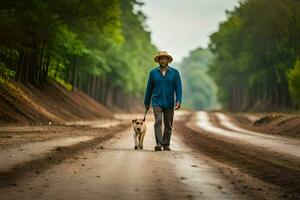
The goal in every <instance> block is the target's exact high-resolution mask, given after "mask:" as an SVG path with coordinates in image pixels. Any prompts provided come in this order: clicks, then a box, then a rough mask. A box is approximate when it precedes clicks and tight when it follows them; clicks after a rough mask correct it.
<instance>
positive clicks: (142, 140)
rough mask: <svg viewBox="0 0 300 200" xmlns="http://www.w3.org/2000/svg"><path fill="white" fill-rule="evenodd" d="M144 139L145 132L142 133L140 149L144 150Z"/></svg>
mask: <svg viewBox="0 0 300 200" xmlns="http://www.w3.org/2000/svg"><path fill="white" fill-rule="evenodd" d="M144 137H145V131H143V132H141V134H140V141H139V147H140V149H143V148H144Z"/></svg>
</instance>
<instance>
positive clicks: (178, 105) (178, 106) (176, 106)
mask: <svg viewBox="0 0 300 200" xmlns="http://www.w3.org/2000/svg"><path fill="white" fill-rule="evenodd" d="M180 107H181V104H180V103H179V102H176V105H175V110H178V109H179V108H180Z"/></svg>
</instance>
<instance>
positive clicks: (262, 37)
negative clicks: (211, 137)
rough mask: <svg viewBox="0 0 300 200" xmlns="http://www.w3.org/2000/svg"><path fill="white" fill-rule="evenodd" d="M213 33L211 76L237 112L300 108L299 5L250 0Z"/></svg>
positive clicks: (227, 104)
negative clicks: (213, 57)
mask: <svg viewBox="0 0 300 200" xmlns="http://www.w3.org/2000/svg"><path fill="white" fill-rule="evenodd" d="M227 16H228V19H227V20H226V21H225V22H223V23H221V24H220V27H219V30H218V31H217V32H216V33H214V34H212V35H211V43H210V49H211V51H212V52H213V53H214V54H215V59H214V62H213V64H212V65H211V67H210V74H211V75H212V77H213V78H214V80H215V81H216V83H217V85H218V87H219V90H218V91H219V99H220V101H221V102H222V103H223V106H224V107H225V108H227V109H229V110H233V111H243V110H251V109H252V110H260V109H264V110H271V109H281V108H282V109H285V108H298V109H299V108H300V61H299V60H300V1H299V0H280V1H278V0H245V1H241V2H240V5H239V6H238V7H236V8H235V9H234V10H233V11H231V12H228V11H227Z"/></svg>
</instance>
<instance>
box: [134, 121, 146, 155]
mask: <svg viewBox="0 0 300 200" xmlns="http://www.w3.org/2000/svg"><path fill="white" fill-rule="evenodd" d="M132 124H133V130H134V133H133V137H134V144H135V146H134V148H135V149H138V148H140V149H143V142H144V137H145V133H146V123H145V121H144V120H143V119H134V120H132Z"/></svg>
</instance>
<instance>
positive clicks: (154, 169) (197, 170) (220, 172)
mask: <svg viewBox="0 0 300 200" xmlns="http://www.w3.org/2000/svg"><path fill="white" fill-rule="evenodd" d="M175 115H176V120H178V121H176V122H175V123H176V124H177V126H178V125H181V126H180V128H178V127H176V128H175V129H174V134H173V136H172V145H171V148H172V151H170V152H168V151H162V152H154V151H153V147H154V146H155V141H154V134H153V119H151V118H149V119H148V121H147V127H148V130H147V134H146V138H145V144H144V149H143V150H134V148H133V147H134V143H133V136H132V134H133V132H132V130H131V128H126V127H123V128H119V129H115V130H113V131H112V132H113V133H114V134H113V136H111V137H107V138H106V139H103V140H98V141H97V142H93V143H91V141H93V140H95V138H96V137H97V136H96V135H93V134H86V135H85V136H86V137H84V136H83V135H81V136H80V137H79V136H78V137H75V136H72V138H73V140H66V139H62V140H51V142H50V141H46V143H45V142H44V143H43V142H39V143H34V145H31V144H30V143H29V144H26V146H25V147H26V148H25V147H24V148H23V150H25V151H26V152H30V155H31V156H27V157H25V156H24V157H25V158H26V159H24V160H19V161H18V162H17V161H16V160H18V159H13V158H12V157H9V156H7V155H8V154H12V153H13V152H14V149H13V148H16V147H13V148H5V149H3V150H2V152H1V154H0V158H4V156H5V152H7V153H6V157H5V160H6V161H8V160H10V161H9V162H7V163H8V164H7V163H6V161H4V160H2V159H1V161H0V162H1V166H2V168H0V170H1V172H0V178H1V177H2V178H5V181H3V182H2V184H0V199H282V198H290V199H292V198H293V199H295V198H297V196H295V194H294V193H293V196H289V194H287V193H286V188H284V187H282V186H281V185H278V184H273V183H272V182H270V181H266V180H265V179H263V178H261V177H259V176H252V174H251V173H248V172H245V171H244V170H243V168H239V166H234V165H232V164H231V163H230V162H227V161H225V162H223V160H220V159H217V158H216V157H215V155H214V154H209V153H208V152H206V151H201V150H202V149H201V148H199V146H197V145H200V143H197V142H199V141H198V140H194V139H195V138H199V136H200V134H201V130H199V131H198V132H197V133H196V132H193V133H192V131H194V130H193V129H191V128H190V127H188V126H185V123H183V121H184V122H186V121H185V120H184V119H190V118H186V116H185V115H184V113H179V112H177V113H176V114H175ZM118 117H119V118H122V119H123V120H124V119H127V120H128V121H130V119H132V117H133V116H132V115H130V116H118ZM182 120H183V121H182ZM92 124H93V127H97V124H95V123H92ZM112 124H114V123H112ZM194 125H195V124H194ZM105 127H106V129H105V130H104V129H103V130H104V132H106V133H108V132H109V131H111V130H110V129H113V128H109V126H105ZM81 132H82V131H81ZM190 134H193V136H195V138H190ZM203 138H204V142H206V140H205V137H203ZM191 139H192V140H191ZM200 139H201V137H200ZM53 141H54V143H59V146H60V148H61V149H57V148H58V147H54V146H53ZM45 144H47V145H45ZM91 144H93V145H91ZM195 144H197V145H195ZM39 145H40V148H38V146H39ZM80 145H81V146H80ZM43 146H45V148H43ZM85 146H89V148H83V147H85ZM246 146H249V145H248V144H246ZM53 148H54V152H53ZM76 148H81V149H82V151H76ZM39 149H43V151H41V150H39ZM51 149H52V150H51ZM8 150H9V151H8ZM65 150H66V152H65V153H66V154H64V156H63V158H62V157H61V156H59V154H60V153H63V152H64V151H65ZM46 151H49V152H50V154H49V152H48V153H47V152H46ZM74 152H75V153H74ZM34 153H35V154H34ZM25 154H26V153H25ZM32 154H34V156H32ZM21 155H22V154H21ZM43 155H44V156H47V157H49V155H51V161H50V162H51V163H49V165H48V167H45V166H43V164H42V163H41V162H35V160H42V161H45V160H44V159H43ZM1 156H2V157H1ZM19 156H20V155H19ZM21 157H22V156H21ZM55 159H58V160H59V159H60V160H59V162H54V163H53V161H52V160H55ZM47 162H49V161H47ZM4 163H6V164H5V165H4ZM26 163H31V165H30V166H31V167H32V168H33V169H34V170H28V169H27V168H22V165H26ZM14 165H18V166H19V167H20V168H19V169H23V170H25V171H24V173H25V175H23V176H22V177H18V175H20V172H19V173H16V172H14V173H13V172H12V171H14ZM39 166H41V168H39ZM298 173H299V171H298ZM7 177H10V178H12V180H13V181H9V180H8V179H7ZM0 180H1V179H0ZM3 180H4V179H3Z"/></svg>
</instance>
